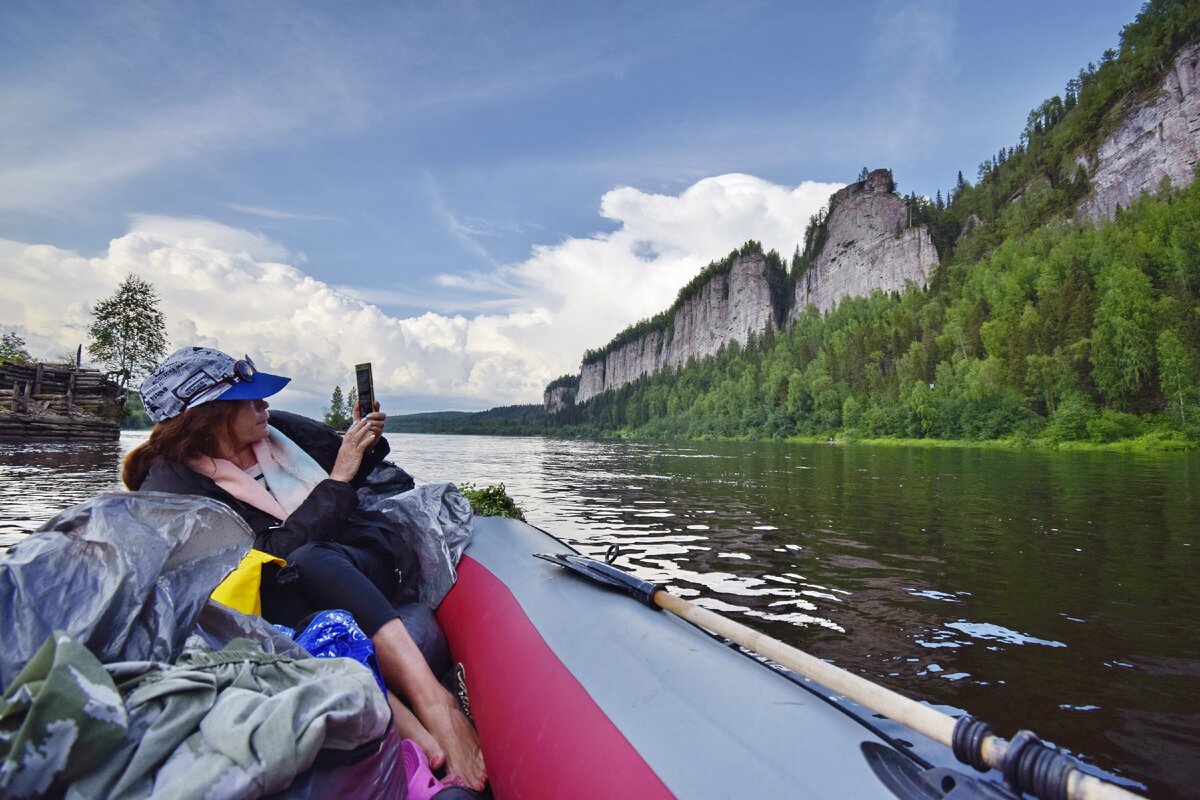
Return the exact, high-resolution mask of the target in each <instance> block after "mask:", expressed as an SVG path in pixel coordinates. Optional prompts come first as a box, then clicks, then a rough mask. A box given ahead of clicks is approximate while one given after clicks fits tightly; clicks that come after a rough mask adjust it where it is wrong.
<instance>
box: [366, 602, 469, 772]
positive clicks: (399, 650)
mask: <svg viewBox="0 0 1200 800" xmlns="http://www.w3.org/2000/svg"><path fill="white" fill-rule="evenodd" d="M371 641H373V642H374V643H375V657H376V659H378V661H379V668H380V669H381V670H382V671H383V677H384V679H385V680H386V681H387V683H388V685H389V686H391V687H394V688H395V689H396V690H397V691H398V693H399V694H400V695H401V696H403V697H405V698H406V699H407V700H408V702H409V703H410V704H411V705H412V709H413V713H414V714H415V715H416V719H417V721H418V724H419V725H420V726H421V727H422V728H423V729H424V730H425V731H426V732H427V734H428V735H430V736H432V737H433V740H434V742H435V745H434V750H435V751H436V752H441V753H443V754H444V756H445V766H446V771H447V772H448V773H449V774H450V775H456V776H458V777H459V778H462V780H463V781H464V782H465V783H466V784H467V786H469V787H471V788H473V789H482V788H483V787H484V786H485V785H486V784H487V770H486V769H485V768H484V765H483V752H482V751H481V750H480V749H479V737H478V736H476V735H475V728H474V727H473V726H472V725H471V721H470V720H469V719H467V718H466V716H464V715H463V713H462V711H461V710H459V707H458V701H456V700H455V699H454V695H452V694H450V692H448V691H446V688H445V687H444V686H442V685H441V684H440V683H438V682H437V679H436V678H434V677H433V673H432V672H431V671H430V670H429V665H428V664H426V663H425V657H424V656H423V655H421V651H420V650H419V649H417V646H416V644H415V643H414V642H413V640H412V637H411V636H409V635H408V631H407V630H406V629H405V627H404V623H402V622H401V621H400V620H399V619H393V620H389V621H388V622H386V623H385V624H384V625H383V626H382V627H380V628H379V630H378V631H376V632H375V633H374V634H373V635H372V636H371ZM418 744H420V741H418ZM439 745H440V746H439ZM422 747H424V745H422ZM426 752H427V753H428V752H429V750H428V749H426Z"/></svg>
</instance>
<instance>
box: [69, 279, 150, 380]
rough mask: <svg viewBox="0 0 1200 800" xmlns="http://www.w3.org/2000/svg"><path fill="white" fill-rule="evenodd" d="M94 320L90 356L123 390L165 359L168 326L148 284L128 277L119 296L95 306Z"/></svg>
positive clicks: (116, 295) (90, 333) (89, 329)
mask: <svg viewBox="0 0 1200 800" xmlns="http://www.w3.org/2000/svg"><path fill="white" fill-rule="evenodd" d="M92 317H93V321H92V325H91V327H90V328H88V335H89V336H91V338H92V341H91V344H89V345H88V355H89V356H91V357H92V358H94V359H96V360H97V361H99V362H100V363H101V364H103V365H104V366H105V367H107V368H108V370H109V372H110V373H111V374H112V375H113V376H114V377H116V378H118V379H119V381H120V384H121V387H122V388H125V387H126V386H127V385H128V384H129V382H130V381H131V380H133V379H134V378H135V377H138V376H140V375H144V374H145V373H147V372H149V371H150V370H152V369H154V367H155V366H156V365H157V364H158V362H159V361H161V360H162V358H163V356H164V355H166V352H167V333H166V324H165V322H164V318H163V313H162V312H161V311H160V310H159V309H158V293H157V292H155V291H154V286H153V285H151V284H150V282H149V281H145V280H142V279H141V278H139V277H138V276H137V275H134V274H133V273H130V274H128V275H126V276H125V280H124V281H123V282H122V283H121V285H120V286H119V287H117V292H116V294H114V295H113V296H112V297H109V298H108V299H106V300H101V301H100V302H99V303H97V304H96V307H95V308H94V309H93V310H92Z"/></svg>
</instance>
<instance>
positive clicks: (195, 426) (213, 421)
mask: <svg viewBox="0 0 1200 800" xmlns="http://www.w3.org/2000/svg"><path fill="white" fill-rule="evenodd" d="M244 402H246V401H244V400H211V401H209V402H207V403H203V404H201V405H198V406H195V407H194V408H189V409H188V410H187V411H184V412H183V413H182V414H180V415H179V416H177V417H172V418H171V419H168V420H165V421H163V422H158V423H155V425H154V427H153V428H152V429H151V430H150V438H149V439H147V440H146V441H145V442H144V443H143V444H140V445H138V446H137V447H135V448H134V449H132V450H130V451H129V455H127V456H125V463H124V464H123V465H122V468H121V480H122V481H124V483H125V485H126V486H128V487H129V488H130V489H131V490H132V491H135V492H136V491H137V490H138V488H139V487H141V485H142V483H143V482H144V481H145V480H146V475H148V474H149V473H150V467H151V466H153V465H154V463H155V462H156V461H159V460H165V461H168V462H171V463H175V464H182V463H184V462H186V461H188V460H190V459H193V458H196V457H197V456H210V457H213V458H219V457H221V456H222V453H221V450H220V447H221V445H220V439H221V438H222V436H221V434H224V437H223V438H226V439H228V440H232V439H233V438H234V433H233V420H234V417H236V416H237V413H238V410H239V408H240V407H241V404H242V403H244Z"/></svg>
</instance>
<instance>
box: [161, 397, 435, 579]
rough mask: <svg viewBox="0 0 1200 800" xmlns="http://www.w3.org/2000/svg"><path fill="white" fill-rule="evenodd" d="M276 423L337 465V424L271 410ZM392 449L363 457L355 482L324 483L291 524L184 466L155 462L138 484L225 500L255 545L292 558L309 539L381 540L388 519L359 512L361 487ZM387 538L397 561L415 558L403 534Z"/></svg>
mask: <svg viewBox="0 0 1200 800" xmlns="http://www.w3.org/2000/svg"><path fill="white" fill-rule="evenodd" d="M271 425H272V427H274V428H277V429H278V430H279V431H280V432H281V433H283V435H285V436H287V437H288V438H289V439H291V440H292V441H293V442H295V443H296V444H297V445H299V447H300V449H301V450H303V451H304V452H306V453H308V454H309V455H310V456H312V457H313V459H314V460H315V461H316V462H317V463H318V464H320V465H321V468H322V469H324V470H325V471H326V472H328V471H329V470H331V469H332V468H333V464H334V462H335V461H336V460H337V452H338V449H339V448H340V447H341V445H342V439H341V437H340V436H339V435H338V434H337V433H335V432H334V431H333V429H332V428H329V427H328V426H326V425H323V424H322V423H320V422H316V421H315V420H311V419H308V418H307V417H302V416H300V415H298V414H292V413H289V412H287V411H272V412H271ZM389 451H390V447H389V445H388V443H387V440H386V439H381V440H380V441H379V442H378V443H376V445H375V447H373V448H372V449H371V450H370V451H369V452H367V454H366V455H365V456H363V462H362V465H361V466H360V467H359V469H358V474H357V475H355V477H354V480H353V481H352V482H351V483H343V482H342V481H335V480H333V479H326V480H323V481H321V482H320V483H318V484H317V485H316V487H315V488H314V489H313V490H312V492H310V493H309V495H308V497H307V498H306V499H305V500H304V502H303V503H301V504H300V507H299V508H297V509H296V510H295V511H294V512H292V514H291V515H290V516H289V517H288V518H287V521H286V522H284V521H282V520H279V519H276V518H275V517H274V516H272V515H271V514H268V513H267V512H265V511H262V510H260V509H258V508H256V507H254V506H252V505H249V504H248V503H243V502H242V501H241V500H238V499H237V498H235V497H234V496H233V495H231V494H229V493H228V492H226V491H225V490H224V489H222V488H221V487H220V486H218V485H217V484H216V483H215V482H214V481H213V480H212V479H211V478H209V477H207V476H205V475H201V474H200V473H198V472H196V471H194V470H192V469H190V468H189V467H187V466H185V465H183V464H172V463H168V462H166V461H157V462H155V463H154V464H153V465H152V466H151V467H150V473H149V474H148V475H147V476H146V480H145V481H144V482H143V483H142V485H141V487H139V488H140V489H141V490H142V491H147V492H170V493H172V494H193V495H200V496H202V497H211V498H213V499H215V500H220V501H221V502H223V503H225V504H226V505H228V506H230V507H231V508H233V510H234V511H236V512H238V514H240V515H241V517H242V519H244V520H245V521H246V524H247V525H249V526H250V530H252V531H254V547H255V548H256V549H258V550H262V551H263V552H266V553H270V554H271V555H275V556H279V557H280V558H287V557H288V554H289V553H291V552H292V551H293V550H295V549H296V548H297V547H300V546H301V545H303V544H307V543H308V542H316V541H333V542H342V543H344V544H350V543H354V542H356V541H358V540H360V539H362V538H364V537H365V538H370V539H371V540H372V541H373V542H378V541H380V539H379V535H380V532H379V526H380V525H381V523H382V525H384V526H386V525H387V521H386V519H385V518H383V517H382V515H374V514H367V513H365V512H362V511H359V510H358V493H357V491H356V487H358V486H362V485H363V484H364V483H365V482H366V478H367V475H369V474H370V473H371V471H372V470H374V469H375V468H376V467H377V466H379V464H380V462H382V461H383V459H384V457H386V456H387V454H388V452H389ZM405 477H407V475H406V476H405ZM408 483H409V486H408V488H412V479H411V478H408ZM385 538H386V539H387V541H388V542H389V545H390V547H391V549H392V550H393V551H394V553H395V555H396V557H397V559H398V561H401V562H408V561H409V560H410V559H411V558H412V555H411V553H410V552H408V551H407V548H405V546H404V545H403V543H402V542H401V541H400V537H398V536H386V537H385ZM398 548H405V549H404V552H402V553H401V552H395V551H396V550H397V549H398Z"/></svg>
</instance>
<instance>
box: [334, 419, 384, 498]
mask: <svg viewBox="0 0 1200 800" xmlns="http://www.w3.org/2000/svg"><path fill="white" fill-rule="evenodd" d="M376 417H378V419H375V418H376ZM383 420H384V415H383V414H381V413H379V412H374V413H371V414H368V415H367V418H366V419H360V420H358V421H357V422H355V423H354V424H353V425H351V426H350V430H348V431H346V435H345V436H343V437H342V446H341V447H339V448H338V452H337V459H336V460H335V461H334V462H333V469H331V470H330V471H329V477H331V478H333V479H334V480H335V481H342V482H343V483H349V482H350V481H352V480H354V476H355V475H357V474H358V468H359V467H360V466H361V465H362V460H363V454H364V453H366V452H367V451H368V450H370V449H371V448H372V447H374V446H375V443H376V442H378V441H379V437H380V436H382V435H383Z"/></svg>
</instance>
